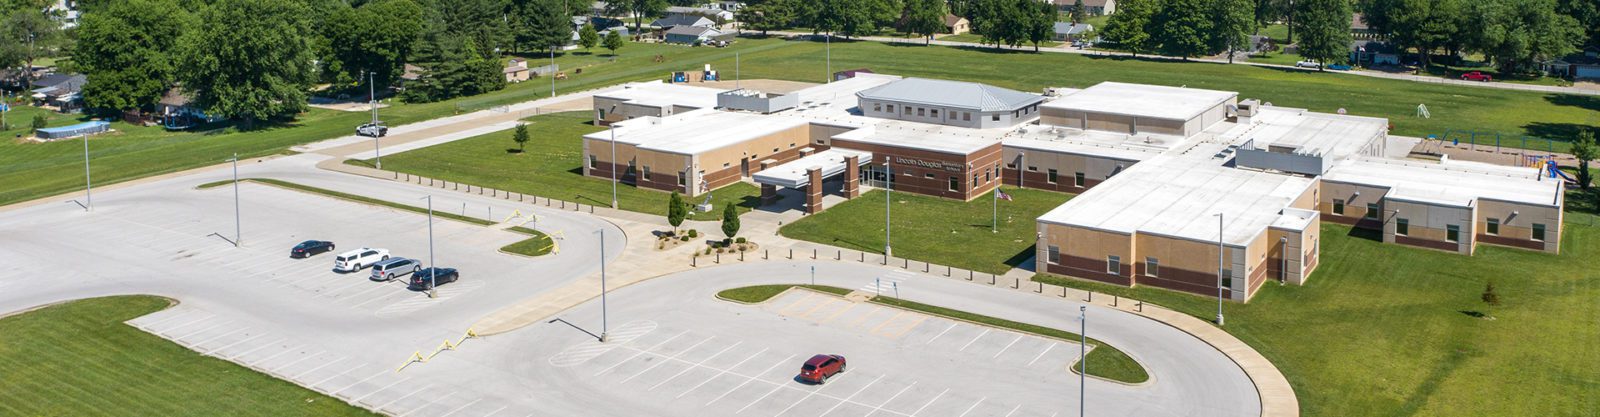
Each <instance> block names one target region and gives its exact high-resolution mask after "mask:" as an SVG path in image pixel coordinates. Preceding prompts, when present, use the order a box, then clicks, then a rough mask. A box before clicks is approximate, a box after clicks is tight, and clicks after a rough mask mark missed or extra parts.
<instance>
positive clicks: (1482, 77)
mask: <svg viewBox="0 0 1600 417" xmlns="http://www.w3.org/2000/svg"><path fill="white" fill-rule="evenodd" d="M1461 79H1462V80H1464V81H1483V82H1490V81H1494V77H1490V76H1489V74H1484V73H1482V72H1479V71H1473V72H1469V73H1466V74H1461Z"/></svg>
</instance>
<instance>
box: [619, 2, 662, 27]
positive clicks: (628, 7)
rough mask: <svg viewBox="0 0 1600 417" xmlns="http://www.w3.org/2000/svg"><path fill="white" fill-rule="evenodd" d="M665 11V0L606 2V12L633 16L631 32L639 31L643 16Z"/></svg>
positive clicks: (642, 23)
mask: <svg viewBox="0 0 1600 417" xmlns="http://www.w3.org/2000/svg"><path fill="white" fill-rule="evenodd" d="M665 11H667V0H616V1H611V2H606V14H609V15H612V16H628V15H632V16H633V33H641V32H640V30H641V29H640V28H641V27H642V26H643V25H644V21H643V19H644V17H645V16H655V15H659V14H661V13H662V12H665Z"/></svg>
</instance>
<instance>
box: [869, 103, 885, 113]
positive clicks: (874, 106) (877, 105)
mask: <svg viewBox="0 0 1600 417" xmlns="http://www.w3.org/2000/svg"><path fill="white" fill-rule="evenodd" d="M872 111H883V104H880V103H872Z"/></svg>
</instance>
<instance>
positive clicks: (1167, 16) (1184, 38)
mask: <svg viewBox="0 0 1600 417" xmlns="http://www.w3.org/2000/svg"><path fill="white" fill-rule="evenodd" d="M1213 1H1218V0H1161V7H1160V8H1159V9H1157V10H1156V12H1155V14H1154V15H1152V16H1151V17H1150V23H1149V25H1147V26H1146V30H1148V31H1149V32H1150V36H1151V38H1152V41H1154V43H1155V45H1156V50H1157V51H1160V52H1161V54H1162V55H1169V56H1176V57H1182V58H1183V59H1184V60H1188V59H1189V58H1190V57H1196V56H1204V55H1209V54H1210V52H1211V45H1210V36H1211V35H1212V33H1213V31H1215V30H1216V28H1215V27H1213V23H1214V22H1213V21H1212V20H1211V17H1212V16H1210V15H1209V14H1208V13H1205V11H1206V10H1207V9H1208V8H1210V7H1209V6H1207V3H1209V2H1213Z"/></svg>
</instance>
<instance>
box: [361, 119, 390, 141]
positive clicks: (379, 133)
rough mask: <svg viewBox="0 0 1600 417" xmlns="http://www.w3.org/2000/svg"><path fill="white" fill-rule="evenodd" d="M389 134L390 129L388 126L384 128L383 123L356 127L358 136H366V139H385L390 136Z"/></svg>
mask: <svg viewBox="0 0 1600 417" xmlns="http://www.w3.org/2000/svg"><path fill="white" fill-rule="evenodd" d="M388 134H389V127H388V126H384V125H383V123H382V122H379V123H367V124H364V125H361V126H359V127H356V136H366V137H369V138H381V137H384V136H385V135H388Z"/></svg>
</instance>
